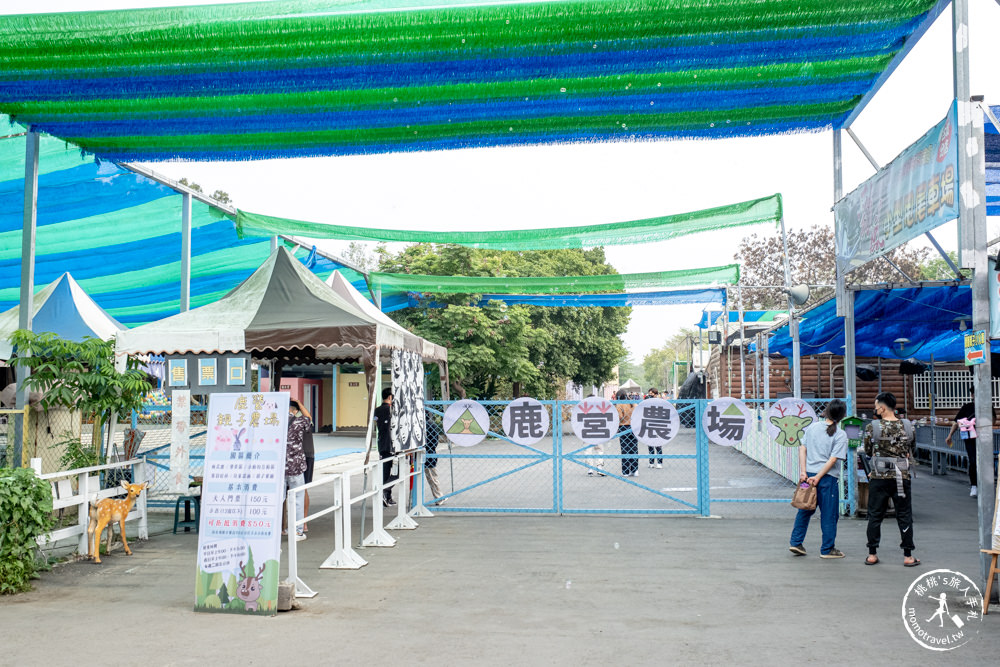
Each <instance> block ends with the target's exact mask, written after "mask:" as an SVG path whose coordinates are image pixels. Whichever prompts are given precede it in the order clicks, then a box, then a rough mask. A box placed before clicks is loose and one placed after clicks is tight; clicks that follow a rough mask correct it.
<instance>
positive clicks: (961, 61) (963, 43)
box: [951, 0, 978, 423]
mask: <svg viewBox="0 0 1000 667" xmlns="http://www.w3.org/2000/svg"><path fill="white" fill-rule="evenodd" d="M951 26H952V46H953V47H954V48H953V49H952V68H953V69H952V72H953V79H952V82H953V85H954V91H955V102H956V104H957V105H958V127H956V128H955V135H956V137H957V139H958V146H959V149H958V179H959V181H958V185H959V207H958V211H959V213H958V266H959V267H960V268H963V269H971V268H974V267H973V264H974V261H975V260H974V259H973V254H974V249H975V229H974V228H973V220H972V217H973V212H972V209H973V207H974V203H973V201H972V198H971V197H970V195H971V194H972V193H971V192H968V191H967V190H968V188H969V187H970V186H971V183H972V177H971V175H972V171H973V156H972V155H971V154H970V153H969V150H968V148H967V147H968V146H969V145H970V142H971V141H972V104H971V103H970V102H969V96H970V95H971V94H972V92H971V90H970V86H969V0H952V3H951ZM963 184H964V185H965V188H966V190H963V189H962V186H963ZM962 195H965V196H962ZM977 423H978V422H977Z"/></svg>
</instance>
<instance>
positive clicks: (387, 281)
mask: <svg viewBox="0 0 1000 667" xmlns="http://www.w3.org/2000/svg"><path fill="white" fill-rule="evenodd" d="M368 279H369V282H370V284H371V286H372V289H375V290H381V291H382V293H383V295H384V294H390V293H396V292H432V293H437V294H573V293H582V292H622V291H624V290H626V289H636V288H644V287H682V286H683V287H696V286H707V285H734V284H736V283H737V282H738V281H739V279H740V267H739V265H738V264H729V265H726V266H713V267H709V268H704V269H682V270H679V271H655V272H651V273H626V274H611V275H603V276H561V277H552V278H549V277H544V278H506V277H502V276H501V277H495V276H421V275H413V274H408V273H370V274H368Z"/></svg>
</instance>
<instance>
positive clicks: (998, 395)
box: [913, 370, 1000, 410]
mask: <svg viewBox="0 0 1000 667" xmlns="http://www.w3.org/2000/svg"><path fill="white" fill-rule="evenodd" d="M932 383H933V386H934V409H935V410H958V409H959V408H960V407H962V406H963V405H965V404H966V403H968V402H969V401H971V400H972V395H971V394H970V393H969V389H970V388H971V386H972V375H971V374H970V373H969V371H967V370H959V371H956V370H935V371H934V373H933V374H932V373H931V372H930V371H929V370H928V371H926V372H924V373H921V374H920V375H914V376H913V407H914V408H916V409H918V410H929V409H930V408H931V385H932ZM992 385H993V406H994V407H997V408H1000V378H993V382H992Z"/></svg>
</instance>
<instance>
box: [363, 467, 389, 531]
mask: <svg viewBox="0 0 1000 667" xmlns="http://www.w3.org/2000/svg"><path fill="white" fill-rule="evenodd" d="M384 463H385V461H381V460H380V461H378V462H376V463H374V464H373V465H374V473H375V474H374V477H375V483H374V485H373V486H374V491H373V495H372V532H370V533H368V536H367V537H366V538H365V539H364V540H362V541H361V544H362V545H363V546H366V547H394V546H396V538H394V537H393V536H392V535H390V534H389V533H387V532H385V528H384V521H385V518H384V517H383V512H382V498H384V497H385V495H384V492H385V485H384V484H383V483H382V466H383V464H384Z"/></svg>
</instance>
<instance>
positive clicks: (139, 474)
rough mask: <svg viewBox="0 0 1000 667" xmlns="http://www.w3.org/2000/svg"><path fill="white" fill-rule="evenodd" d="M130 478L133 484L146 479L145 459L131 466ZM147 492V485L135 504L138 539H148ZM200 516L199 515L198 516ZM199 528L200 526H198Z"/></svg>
mask: <svg viewBox="0 0 1000 667" xmlns="http://www.w3.org/2000/svg"><path fill="white" fill-rule="evenodd" d="M132 479H133V484H142V483H143V482H146V481H151V480H147V478H146V459H142V460H141V461H139V462H138V463H136V464H135V465H134V466H132ZM148 493H149V487H148V486H147V487H146V493H140V494H139V497H138V498H137V499H136V501H135V504H136V505H137V506H138V508H139V539H140V540H148V539H149V514H148V513H147V511H146V494H148ZM198 518H199V519H200V518H201V517H200V516H199V517H198ZM198 530H201V526H199V527H198Z"/></svg>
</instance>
